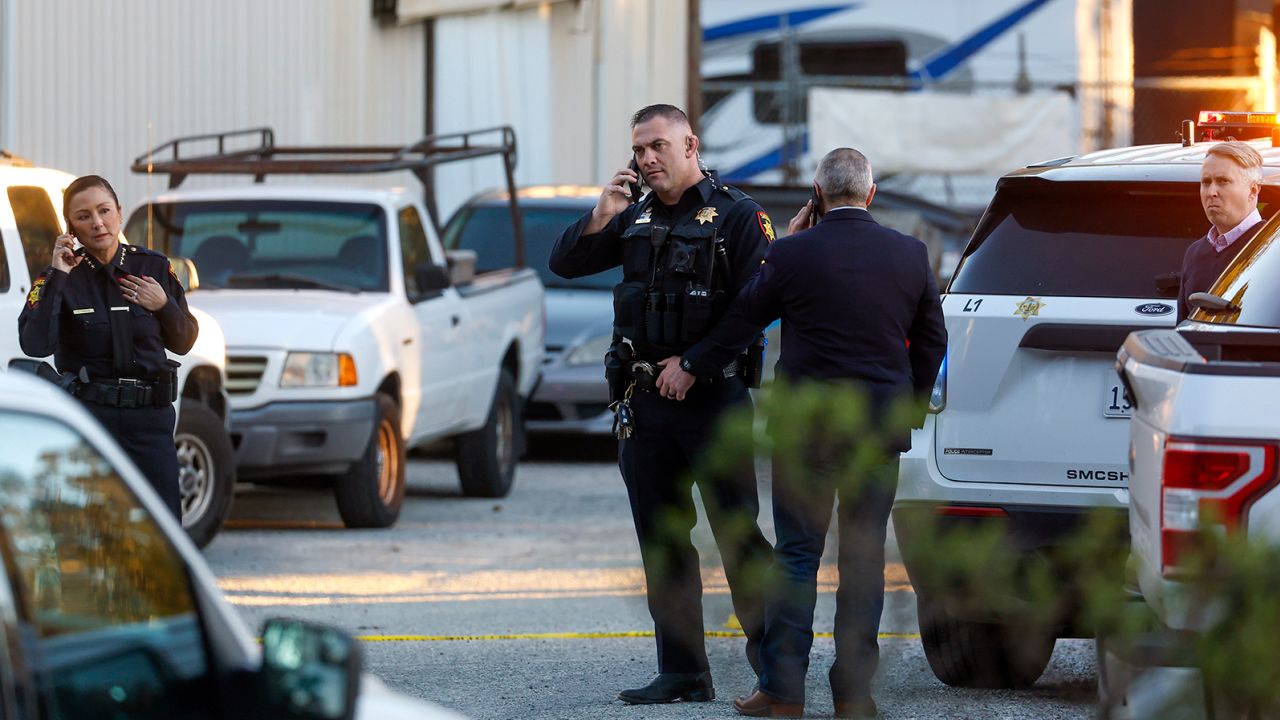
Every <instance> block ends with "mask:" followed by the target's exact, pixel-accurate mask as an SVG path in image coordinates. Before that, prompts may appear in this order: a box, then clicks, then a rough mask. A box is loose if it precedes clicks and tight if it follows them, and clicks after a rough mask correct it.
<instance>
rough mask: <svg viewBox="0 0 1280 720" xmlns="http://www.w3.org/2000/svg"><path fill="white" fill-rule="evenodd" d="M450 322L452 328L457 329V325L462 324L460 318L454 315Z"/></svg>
mask: <svg viewBox="0 0 1280 720" xmlns="http://www.w3.org/2000/svg"><path fill="white" fill-rule="evenodd" d="M452 320H453V326H454V327H458V323H460V322H462V318H460V317H458V316H457V315H454V316H453V317H452Z"/></svg>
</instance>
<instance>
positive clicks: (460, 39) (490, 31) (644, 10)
mask: <svg viewBox="0 0 1280 720" xmlns="http://www.w3.org/2000/svg"><path fill="white" fill-rule="evenodd" d="M687 16H688V8H687V0H645V1H643V2H641V1H638V0H577V1H576V2H560V3H544V4H540V5H537V6H533V7H529V6H527V5H525V6H517V7H514V8H508V9H503V10H490V11H486V12H480V13H468V14H460V15H450V16H445V17H440V18H439V19H437V20H436V30H435V37H436V47H435V53H434V62H433V72H434V73H435V84H436V98H435V121H436V123H435V126H436V129H437V130H438V131H440V132H445V131H448V130H457V129H462V128H467V127H479V126H486V125H494V124H511V125H513V126H514V127H515V128H516V132H517V137H518V139H519V142H520V153H519V167H518V168H517V172H516V179H517V182H519V183H520V184H522V185H529V184H535V183H574V184H577V183H585V184H600V183H602V182H603V181H604V180H605V179H607V178H608V177H610V176H611V175H612V174H613V172H614V171H615V170H617V169H618V168H620V167H623V166H624V165H625V164H626V161H627V156H628V153H629V152H630V148H631V135H630V129H629V126H628V121H629V119H630V117H631V114H632V113H634V112H635V111H636V110H637V109H639V108H640V107H643V106H644V105H648V104H650V103H655V102H667V103H672V104H675V105H680V106H683V105H684V104H685V101H686V99H687V90H686V88H687V83H686V76H687V69H688V66H687V59H686V58H687V43H688V32H687ZM500 179H501V176H500V175H498V174H497V173H496V171H495V170H493V169H492V168H489V167H487V166H485V165H484V164H483V163H468V164H467V167H463V166H457V167H450V168H440V170H439V171H438V175H437V180H438V186H439V187H438V193H439V202H440V208H441V211H442V215H444V216H446V217H447V215H448V213H449V211H450V210H452V209H453V208H456V207H457V205H458V204H460V203H461V202H463V201H464V200H465V199H466V198H467V197H468V196H469V195H471V194H472V193H475V192H478V191H481V190H485V189H488V188H492V187H494V186H496V185H498V184H499V180H500Z"/></svg>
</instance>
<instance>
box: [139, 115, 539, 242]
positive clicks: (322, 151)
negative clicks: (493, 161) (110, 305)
mask: <svg viewBox="0 0 1280 720" xmlns="http://www.w3.org/2000/svg"><path fill="white" fill-rule="evenodd" d="M255 136H256V144H253V141H254V140H255ZM490 155H495V156H499V155H500V156H501V157H502V161H503V163H502V164H503V170H504V173H505V175H506V183H507V195H508V198H509V202H510V207H511V221H512V229H513V231H514V232H513V237H514V238H515V264H516V267H524V259H525V245H524V226H523V224H522V223H521V219H520V208H519V206H518V205H517V204H516V186H515V167H516V134H515V131H514V130H513V129H512V128H511V127H510V126H506V125H503V126H499V127H492V128H483V129H479V130H469V131H465V132H457V133H444V134H439V135H428V136H427V137H424V138H422V139H421V140H418V141H417V142H414V143H412V144H410V145H405V146H403V147H396V146H392V145H311V146H286V145H276V143H275V132H274V131H273V130H272V129H271V128H269V127H258V128H250V129H246V130H233V131H229V132H221V133H209V134H205V135H187V136H184V137H179V138H174V139H173V140H170V141H169V142H166V143H164V144H163V145H159V146H157V147H154V148H151V149H150V150H148V151H147V152H145V153H143V154H142V155H140V156H139V157H137V158H136V159H134V161H133V166H132V170H133V171H134V172H136V173H162V174H166V175H168V176H169V188H170V189H173V188H176V187H178V186H179V185H181V184H182V181H183V180H186V179H187V176H188V175H252V176H253V179H254V182H262V181H263V179H265V178H266V176H268V175H345V174H367V173H382V172H395V171H399V170H408V171H410V172H412V173H413V174H414V176H415V177H417V178H418V180H419V181H421V182H422V186H423V200H424V202H425V204H426V206H427V212H428V213H430V215H431V222H432V224H434V225H435V229H436V232H437V234H439V232H440V230H441V223H440V217H439V211H438V210H437V209H436V197H435V177H434V174H433V173H432V172H431V171H432V169H434V168H435V166H437V165H442V164H444V163H450V162H457V161H459V160H471V159H474V158H481V157H487V156H490Z"/></svg>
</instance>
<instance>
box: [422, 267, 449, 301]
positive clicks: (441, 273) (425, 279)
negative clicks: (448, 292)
mask: <svg viewBox="0 0 1280 720" xmlns="http://www.w3.org/2000/svg"><path fill="white" fill-rule="evenodd" d="M414 279H415V280H417V281H418V292H419V293H423V294H425V293H429V292H436V291H438V290H444V289H445V288H447V287H449V286H450V285H451V284H452V282H451V280H450V278H449V270H448V269H447V268H445V267H443V266H441V265H436V264H435V263H422V264H420V265H418V267H417V268H415V269H414Z"/></svg>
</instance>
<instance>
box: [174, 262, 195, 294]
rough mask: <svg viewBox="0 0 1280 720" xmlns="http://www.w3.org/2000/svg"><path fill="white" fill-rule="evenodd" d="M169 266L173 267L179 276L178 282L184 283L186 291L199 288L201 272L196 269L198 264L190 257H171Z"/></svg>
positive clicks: (175, 274) (183, 286) (183, 287)
mask: <svg viewBox="0 0 1280 720" xmlns="http://www.w3.org/2000/svg"><path fill="white" fill-rule="evenodd" d="M169 267H170V268H172V269H173V274H174V276H175V277H177V278H178V282H179V283H181V284H182V289H183V291H185V292H191V291H192V290H196V289H199V287H200V273H199V272H198V271H197V270H196V264H195V262H193V261H192V260H191V259H190V258H184V257H171V258H169Z"/></svg>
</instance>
